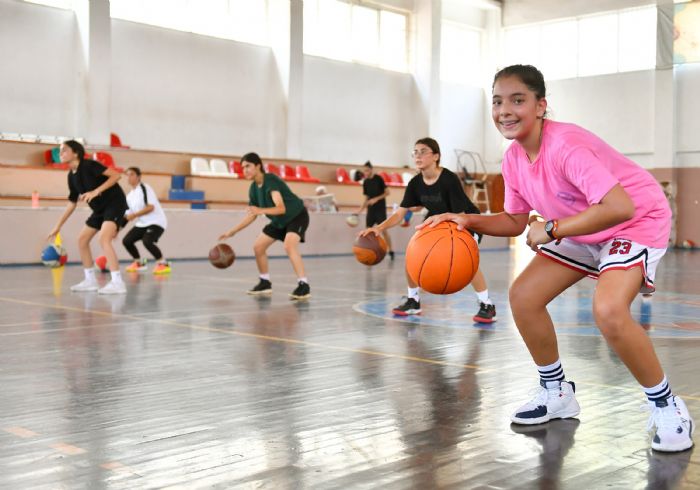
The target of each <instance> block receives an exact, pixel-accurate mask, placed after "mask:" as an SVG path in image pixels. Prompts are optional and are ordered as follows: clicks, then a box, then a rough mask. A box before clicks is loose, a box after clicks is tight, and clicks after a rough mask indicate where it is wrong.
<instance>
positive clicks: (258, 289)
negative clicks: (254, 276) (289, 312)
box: [248, 279, 272, 294]
mask: <svg viewBox="0 0 700 490" xmlns="http://www.w3.org/2000/svg"><path fill="white" fill-rule="evenodd" d="M248 294H272V283H271V282H270V281H268V280H267V279H260V282H259V283H258V285H257V286H255V287H254V288H253V289H249V290H248Z"/></svg>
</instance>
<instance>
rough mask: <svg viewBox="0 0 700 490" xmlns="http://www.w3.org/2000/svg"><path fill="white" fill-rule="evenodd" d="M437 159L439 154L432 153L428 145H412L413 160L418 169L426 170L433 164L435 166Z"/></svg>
mask: <svg viewBox="0 0 700 490" xmlns="http://www.w3.org/2000/svg"><path fill="white" fill-rule="evenodd" d="M438 160H440V154H439V153H433V150H431V149H430V147H429V146H428V145H424V144H423V143H417V144H416V146H414V147H413V161H414V162H415V164H416V168H417V169H418V170H421V171H422V170H427V169H429V168H431V167H433V166H437V165H438Z"/></svg>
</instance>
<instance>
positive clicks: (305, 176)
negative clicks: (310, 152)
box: [296, 165, 321, 182]
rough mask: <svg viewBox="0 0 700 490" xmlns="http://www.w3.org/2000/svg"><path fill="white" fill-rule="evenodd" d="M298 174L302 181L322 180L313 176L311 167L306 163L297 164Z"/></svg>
mask: <svg viewBox="0 0 700 490" xmlns="http://www.w3.org/2000/svg"><path fill="white" fill-rule="evenodd" d="M296 176H297V179H298V180H301V181H302V182H321V181H320V180H319V179H317V178H316V177H312V176H311V174H310V173H309V169H308V168H307V167H306V165H297V167H296Z"/></svg>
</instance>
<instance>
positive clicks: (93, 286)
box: [70, 279, 97, 293]
mask: <svg viewBox="0 0 700 490" xmlns="http://www.w3.org/2000/svg"><path fill="white" fill-rule="evenodd" d="M70 290H71V291H73V292H76V293H86V292H88V291H97V281H95V280H94V279H93V280H89V279H83V280H82V281H81V282H79V283H78V284H74V285H72V286H71V287H70Z"/></svg>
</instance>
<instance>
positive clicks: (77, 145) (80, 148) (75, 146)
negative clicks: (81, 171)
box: [63, 140, 85, 162]
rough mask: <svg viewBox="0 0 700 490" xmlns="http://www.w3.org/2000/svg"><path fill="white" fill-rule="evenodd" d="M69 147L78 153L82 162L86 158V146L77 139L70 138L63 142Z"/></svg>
mask: <svg viewBox="0 0 700 490" xmlns="http://www.w3.org/2000/svg"><path fill="white" fill-rule="evenodd" d="M63 144H64V145H66V146H67V147H68V148H70V149H71V150H73V153H75V154H76V155H78V160H80V161H81V162H82V161H83V160H85V147H84V146H83V145H81V144H80V143H78V142H77V141H75V140H68V141H64V142H63Z"/></svg>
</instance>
